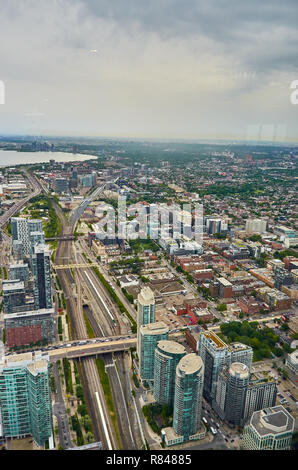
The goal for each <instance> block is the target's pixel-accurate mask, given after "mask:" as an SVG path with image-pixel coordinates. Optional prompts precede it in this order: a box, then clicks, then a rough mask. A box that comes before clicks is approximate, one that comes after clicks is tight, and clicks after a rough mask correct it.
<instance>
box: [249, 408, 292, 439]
mask: <svg viewBox="0 0 298 470" xmlns="http://www.w3.org/2000/svg"><path fill="white" fill-rule="evenodd" d="M250 424H251V425H252V426H253V427H254V428H255V429H256V431H257V432H258V434H259V435H260V436H262V437H264V436H266V435H268V434H271V435H278V434H280V433H285V432H293V429H294V418H293V417H292V416H291V415H290V413H288V411H287V410H286V409H285V408H284V407H283V406H282V405H278V406H274V407H272V408H266V409H264V410H260V411H255V412H254V413H253V415H252V417H251V419H250Z"/></svg>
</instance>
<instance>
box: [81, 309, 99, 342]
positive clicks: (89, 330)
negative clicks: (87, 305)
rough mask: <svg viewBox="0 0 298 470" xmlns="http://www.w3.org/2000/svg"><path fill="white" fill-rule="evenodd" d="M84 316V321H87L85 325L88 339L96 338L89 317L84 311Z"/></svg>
mask: <svg viewBox="0 0 298 470" xmlns="http://www.w3.org/2000/svg"><path fill="white" fill-rule="evenodd" d="M83 315H84V321H85V325H86V330H87V335H88V338H96V336H95V334H94V331H93V328H92V326H91V323H90V321H89V320H88V318H87V315H86V313H85V312H84V311H83Z"/></svg>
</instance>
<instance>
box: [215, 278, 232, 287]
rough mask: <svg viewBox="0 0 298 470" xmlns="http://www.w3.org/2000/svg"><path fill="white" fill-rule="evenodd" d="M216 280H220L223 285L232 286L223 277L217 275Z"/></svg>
mask: <svg viewBox="0 0 298 470" xmlns="http://www.w3.org/2000/svg"><path fill="white" fill-rule="evenodd" d="M217 280H218V282H220V283H221V284H222V285H224V286H226V287H230V286H232V284H231V283H230V281H228V280H227V279H226V278H225V277H218V278H217Z"/></svg>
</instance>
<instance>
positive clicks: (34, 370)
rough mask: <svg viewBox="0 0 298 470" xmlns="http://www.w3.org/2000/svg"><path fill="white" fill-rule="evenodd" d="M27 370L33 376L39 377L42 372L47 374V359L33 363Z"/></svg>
mask: <svg viewBox="0 0 298 470" xmlns="http://www.w3.org/2000/svg"><path fill="white" fill-rule="evenodd" d="M27 368H28V370H29V371H30V372H31V374H32V375H37V374H38V373H40V372H47V370H48V362H47V361H46V360H45V359H41V360H39V361H35V362H32V364H29V365H28V366H27Z"/></svg>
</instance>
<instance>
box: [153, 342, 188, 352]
mask: <svg viewBox="0 0 298 470" xmlns="http://www.w3.org/2000/svg"><path fill="white" fill-rule="evenodd" d="M157 346H158V349H160V350H161V351H163V352H165V353H169V354H183V353H185V347H184V346H183V345H182V344H180V343H177V342H176V341H170V340H162V341H159V342H158V344H157Z"/></svg>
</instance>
